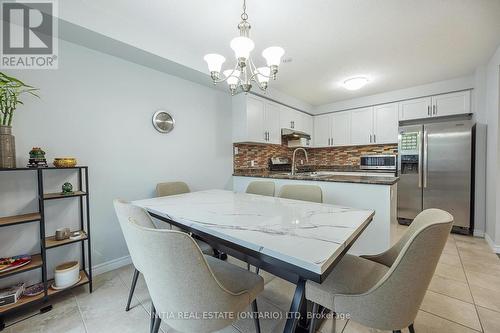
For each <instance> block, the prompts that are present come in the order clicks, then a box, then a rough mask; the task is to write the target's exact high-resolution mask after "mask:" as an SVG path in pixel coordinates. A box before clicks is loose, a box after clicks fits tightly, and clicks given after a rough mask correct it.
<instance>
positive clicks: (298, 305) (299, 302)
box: [283, 280, 307, 333]
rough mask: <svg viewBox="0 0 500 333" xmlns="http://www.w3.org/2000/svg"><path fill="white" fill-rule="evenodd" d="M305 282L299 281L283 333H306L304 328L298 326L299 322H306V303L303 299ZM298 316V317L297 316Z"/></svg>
mask: <svg viewBox="0 0 500 333" xmlns="http://www.w3.org/2000/svg"><path fill="white" fill-rule="evenodd" d="M305 287H306V281H305V280H299V282H298V283H297V288H295V295H293V299H292V305H291V306H290V311H289V313H288V319H287V321H286V325H285V330H284V331H283V332H284V333H296V332H307V330H306V329H305V328H304V327H300V326H299V321H301V320H302V321H303V320H307V302H306V299H305V291H306V288H305ZM299 314H300V316H299Z"/></svg>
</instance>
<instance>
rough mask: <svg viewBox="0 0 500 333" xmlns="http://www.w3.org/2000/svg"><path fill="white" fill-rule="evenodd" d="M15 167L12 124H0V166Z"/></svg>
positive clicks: (14, 144)
mask: <svg viewBox="0 0 500 333" xmlns="http://www.w3.org/2000/svg"><path fill="white" fill-rule="evenodd" d="M15 167H16V143H15V141H14V136H13V135H12V126H4V125H0V168H15Z"/></svg>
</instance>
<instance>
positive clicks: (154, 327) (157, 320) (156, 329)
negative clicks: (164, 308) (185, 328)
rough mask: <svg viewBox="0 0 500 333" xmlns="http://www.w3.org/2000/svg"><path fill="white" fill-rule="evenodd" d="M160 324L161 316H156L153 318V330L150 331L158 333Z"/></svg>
mask: <svg viewBox="0 0 500 333" xmlns="http://www.w3.org/2000/svg"><path fill="white" fill-rule="evenodd" d="M160 324H161V318H160V317H159V316H157V317H156V318H155V324H154V326H153V330H152V331H151V333H158V331H159V330H160Z"/></svg>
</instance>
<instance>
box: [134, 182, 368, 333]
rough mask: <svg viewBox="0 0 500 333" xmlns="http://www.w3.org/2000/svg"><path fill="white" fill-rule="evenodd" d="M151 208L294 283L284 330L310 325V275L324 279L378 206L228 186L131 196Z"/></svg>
mask: <svg viewBox="0 0 500 333" xmlns="http://www.w3.org/2000/svg"><path fill="white" fill-rule="evenodd" d="M133 204H134V205H136V206H139V207H142V208H144V209H145V210H147V211H148V213H149V214H150V215H151V216H152V217H154V218H156V219H158V220H161V221H164V222H167V223H169V224H171V225H174V226H176V227H178V228H181V229H183V230H185V231H186V232H189V233H191V234H192V235H194V236H195V237H198V238H200V239H202V240H204V241H205V242H207V243H208V244H210V245H211V246H212V247H213V248H214V249H216V250H217V251H218V252H220V253H226V254H228V255H230V256H233V257H235V258H237V259H240V260H242V261H245V262H247V263H248V264H250V265H252V266H255V267H258V268H259V269H261V270H265V271H266V272H268V273H271V274H273V275H275V276H277V277H280V278H282V279H285V280H287V281H289V282H292V283H293V284H295V285H296V288H295V293H294V296H293V298H292V302H291V305H290V310H289V312H288V314H287V319H286V323H285V326H284V332H285V333H292V332H306V331H307V316H306V311H307V304H306V300H305V283H306V281H307V280H311V281H315V282H318V283H321V282H322V281H324V280H325V279H326V277H327V276H328V275H329V274H330V272H331V271H332V270H333V268H334V267H335V265H336V264H337V263H338V262H339V261H340V260H341V259H342V257H343V256H344V255H345V254H346V253H347V251H348V250H349V248H350V247H351V245H352V244H353V243H354V242H355V241H356V239H357V238H358V237H359V236H360V234H361V233H362V232H363V231H364V230H365V229H366V227H367V226H368V225H369V224H370V222H371V221H372V219H373V216H374V214H375V211H373V210H370V209H361V208H352V207H343V206H337V205H331V204H323V203H315V202H308V201H299V200H291V199H285V198H279V197H270V196H263V195H256V194H247V193H237V192H233V191H228V190H219V189H213V190H204V191H197V192H190V193H184V194H178V195H172V196H165V197H156V198H151V199H144V200H137V201H133Z"/></svg>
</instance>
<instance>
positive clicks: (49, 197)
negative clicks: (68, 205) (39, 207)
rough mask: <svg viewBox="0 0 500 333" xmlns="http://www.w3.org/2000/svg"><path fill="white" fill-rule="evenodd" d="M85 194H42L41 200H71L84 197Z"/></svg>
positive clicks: (80, 192)
mask: <svg viewBox="0 0 500 333" xmlns="http://www.w3.org/2000/svg"><path fill="white" fill-rule="evenodd" d="M86 195H87V193H85V192H83V191H74V192H73V193H72V194H62V193H60V192H57V193H44V194H43V200H53V199H63V198H72V197H83V196H86Z"/></svg>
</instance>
